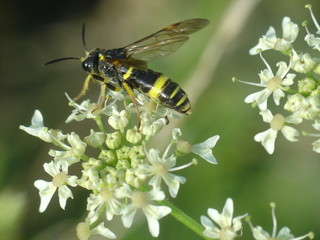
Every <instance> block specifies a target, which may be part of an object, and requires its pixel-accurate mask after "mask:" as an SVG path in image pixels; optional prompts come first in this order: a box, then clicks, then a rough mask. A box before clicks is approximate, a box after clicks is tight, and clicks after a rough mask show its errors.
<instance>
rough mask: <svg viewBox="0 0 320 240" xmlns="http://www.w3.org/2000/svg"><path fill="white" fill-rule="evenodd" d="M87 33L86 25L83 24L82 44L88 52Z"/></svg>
mask: <svg viewBox="0 0 320 240" xmlns="http://www.w3.org/2000/svg"><path fill="white" fill-rule="evenodd" d="M85 33H86V24H85V23H83V24H82V44H83V47H84V49H85V50H86V51H88V49H87V45H86V39H85Z"/></svg>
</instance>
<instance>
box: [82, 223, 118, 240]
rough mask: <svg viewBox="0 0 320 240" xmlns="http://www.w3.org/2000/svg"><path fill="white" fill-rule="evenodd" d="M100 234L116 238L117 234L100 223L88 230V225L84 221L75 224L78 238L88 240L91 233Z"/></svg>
mask: <svg viewBox="0 0 320 240" xmlns="http://www.w3.org/2000/svg"><path fill="white" fill-rule="evenodd" d="M97 234H99V235H101V236H104V237H106V238H109V239H116V238H117V236H116V235H115V234H114V233H113V232H111V231H110V230H109V229H108V228H106V227H105V226H104V223H103V222H102V223H100V224H99V225H98V226H96V227H95V228H93V229H91V230H90V225H89V224H88V223H86V222H81V223H79V224H78V225H77V237H78V239H79V240H88V239H89V238H90V237H91V236H92V235H97Z"/></svg>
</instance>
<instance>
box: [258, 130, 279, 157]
mask: <svg viewBox="0 0 320 240" xmlns="http://www.w3.org/2000/svg"><path fill="white" fill-rule="evenodd" d="M277 133H278V132H277V131H275V130H272V129H268V130H266V131H264V132H261V133H258V134H256V135H255V136H254V140H255V141H256V142H261V144H262V146H263V147H264V148H265V149H266V151H267V152H268V153H269V154H272V153H273V152H274V144H275V140H276V137H277Z"/></svg>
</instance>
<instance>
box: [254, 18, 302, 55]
mask: <svg viewBox="0 0 320 240" xmlns="http://www.w3.org/2000/svg"><path fill="white" fill-rule="evenodd" d="M282 31H283V36H282V38H277V36H276V31H275V29H274V28H273V27H270V28H269V30H268V31H267V33H266V34H265V35H263V36H262V38H260V39H259V43H258V44H257V45H256V46H255V47H253V48H251V49H250V51H249V53H250V54H251V55H255V54H258V53H259V52H261V51H265V50H269V49H274V50H278V51H281V52H283V51H286V50H288V49H290V48H291V43H293V42H294V41H295V40H296V38H297V36H298V33H299V27H298V25H297V24H295V23H293V22H291V20H290V18H289V17H284V18H283V20H282Z"/></svg>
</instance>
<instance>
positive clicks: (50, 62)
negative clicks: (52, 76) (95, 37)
mask: <svg viewBox="0 0 320 240" xmlns="http://www.w3.org/2000/svg"><path fill="white" fill-rule="evenodd" d="M85 33H86V24H85V23H83V24H82V35H81V36H82V44H83V47H84V49H85V50H86V51H87V52H88V49H87V45H86V40H85ZM71 59H76V60H81V59H82V58H81V57H64V58H58V59H54V60H51V61H49V62H46V63H44V64H43V66H47V65H49V64H52V63H56V62H61V61H65V60H71Z"/></svg>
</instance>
